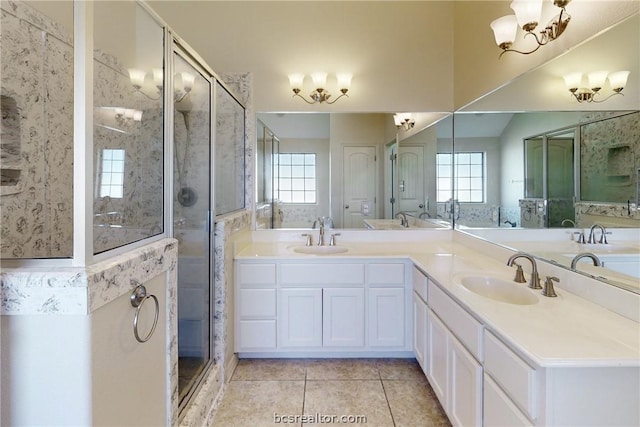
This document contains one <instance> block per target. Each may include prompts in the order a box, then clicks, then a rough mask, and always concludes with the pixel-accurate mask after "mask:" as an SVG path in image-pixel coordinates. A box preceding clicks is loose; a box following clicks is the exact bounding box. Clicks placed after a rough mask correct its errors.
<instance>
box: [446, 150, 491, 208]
mask: <svg viewBox="0 0 640 427" xmlns="http://www.w3.org/2000/svg"><path fill="white" fill-rule="evenodd" d="M454 156H455V157H454ZM484 164H485V153H483V152H468V153H455V154H452V153H438V154H437V155H436V178H437V180H436V187H437V188H436V191H437V201H438V202H446V201H448V200H449V199H450V198H451V191H452V190H454V199H456V200H458V201H459V202H462V203H484V201H485V197H484V187H485V184H484V182H485V178H484V177H485V173H484V169H485V168H484ZM454 168H455V174H454V173H453V171H454Z"/></svg>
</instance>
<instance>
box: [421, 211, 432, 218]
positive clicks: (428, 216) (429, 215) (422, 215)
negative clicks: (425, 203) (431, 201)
mask: <svg viewBox="0 0 640 427" xmlns="http://www.w3.org/2000/svg"><path fill="white" fill-rule="evenodd" d="M425 216H426V217H427V218H431V214H430V213H429V212H427V211H424V212H420V215H419V216H418V218H420V219H423V218H424V217H425Z"/></svg>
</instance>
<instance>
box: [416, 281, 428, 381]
mask: <svg viewBox="0 0 640 427" xmlns="http://www.w3.org/2000/svg"><path fill="white" fill-rule="evenodd" d="M413 353H414V354H415V356H416V360H417V361H418V363H419V364H420V366H421V367H422V371H423V372H424V373H425V374H426V373H427V369H428V366H427V360H428V356H427V304H425V303H424V301H422V298H420V297H419V296H418V294H417V293H416V292H414V293H413Z"/></svg>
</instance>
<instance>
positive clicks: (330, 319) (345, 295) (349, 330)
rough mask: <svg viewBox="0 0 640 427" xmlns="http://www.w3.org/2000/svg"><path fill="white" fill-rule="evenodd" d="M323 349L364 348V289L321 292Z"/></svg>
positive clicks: (326, 289)
mask: <svg viewBox="0 0 640 427" xmlns="http://www.w3.org/2000/svg"><path fill="white" fill-rule="evenodd" d="M322 302H323V311H324V313H323V319H322V329H323V331H322V335H323V338H322V343H323V345H324V346H325V347H364V288H335V289H334V288H325V289H323V291H322Z"/></svg>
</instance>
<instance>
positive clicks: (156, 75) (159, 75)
mask: <svg viewBox="0 0 640 427" xmlns="http://www.w3.org/2000/svg"><path fill="white" fill-rule="evenodd" d="M152 71H153V83H155V85H156V86H157V87H159V88H160V87H162V82H163V80H164V73H163V71H162V68H154V69H153V70H152Z"/></svg>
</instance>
